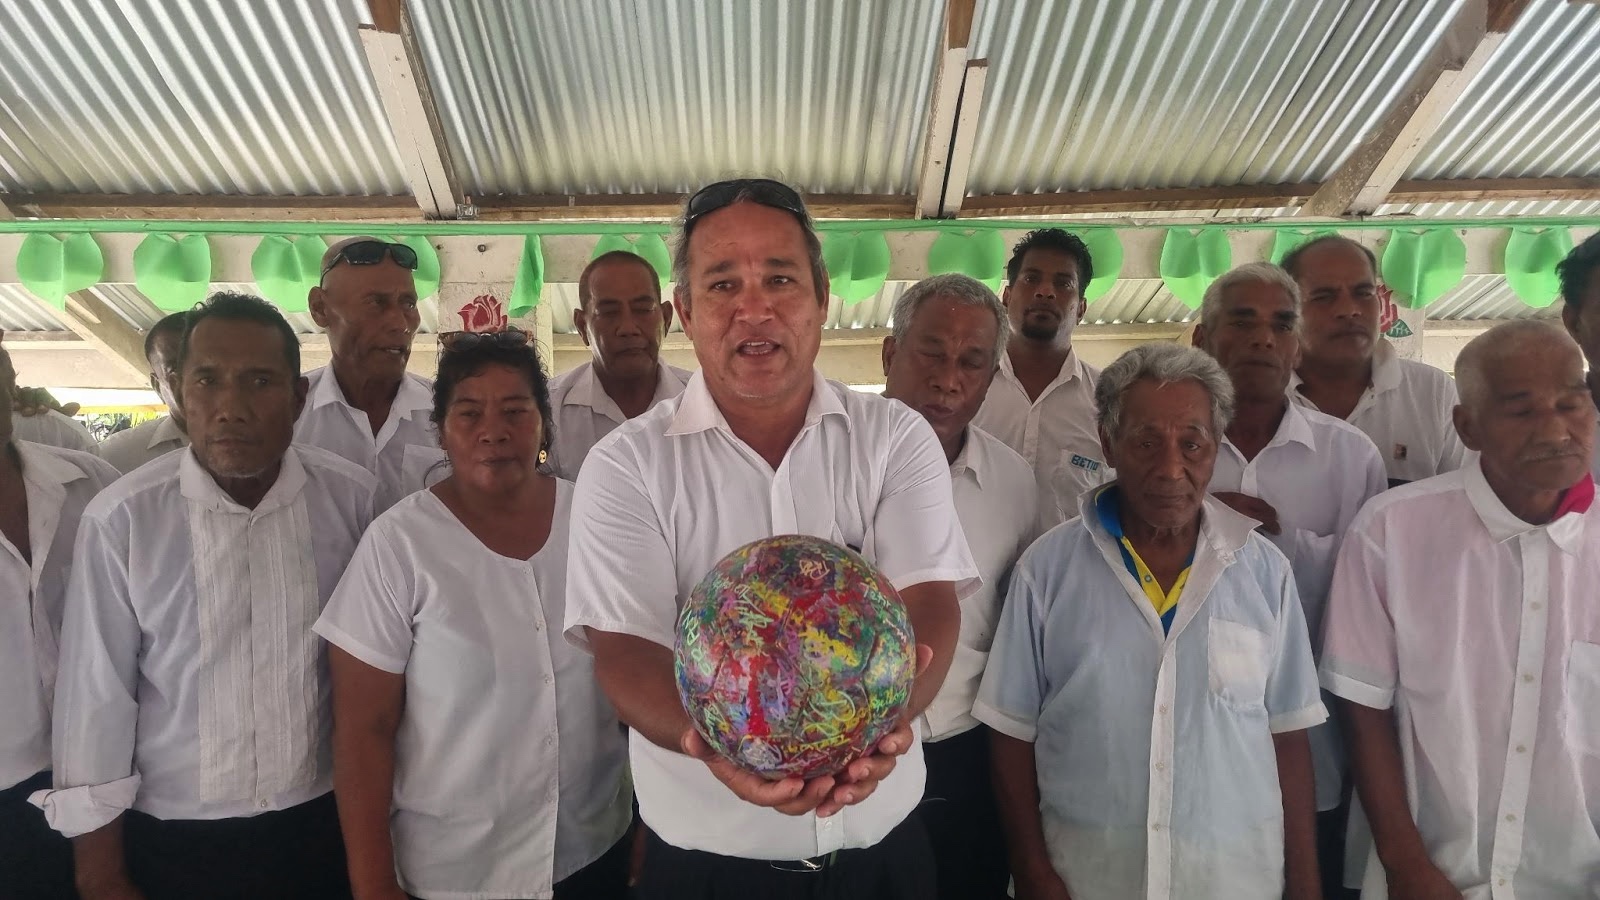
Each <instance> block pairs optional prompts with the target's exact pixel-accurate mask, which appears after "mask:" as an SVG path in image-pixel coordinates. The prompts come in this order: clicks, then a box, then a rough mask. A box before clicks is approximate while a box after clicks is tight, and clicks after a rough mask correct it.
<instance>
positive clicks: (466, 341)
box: [439, 325, 533, 353]
mask: <svg viewBox="0 0 1600 900" xmlns="http://www.w3.org/2000/svg"><path fill="white" fill-rule="evenodd" d="M531 343H533V333H532V332H529V331H523V330H522V329H521V328H517V327H516V326H514V325H513V326H511V327H509V328H505V329H502V330H500V331H445V332H441V333H440V334H439V344H440V345H441V346H443V347H444V349H445V352H447V353H453V352H455V351H457V350H471V349H473V348H474V347H481V346H483V345H485V344H493V345H495V346H498V347H526V346H528V345H529V344H531Z"/></svg>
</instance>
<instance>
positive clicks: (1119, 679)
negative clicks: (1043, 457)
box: [975, 495, 1327, 900]
mask: <svg viewBox="0 0 1600 900" xmlns="http://www.w3.org/2000/svg"><path fill="white" fill-rule="evenodd" d="M1082 511H1083V516H1082V518H1080V519H1078V520H1077V521H1074V522H1070V523H1068V524H1066V525H1064V526H1061V527H1058V528H1055V529H1053V530H1051V531H1050V532H1049V533H1047V534H1045V536H1044V537H1041V538H1040V539H1039V540H1038V541H1035V542H1034V544H1033V546H1032V547H1030V548H1029V549H1028V552H1027V553H1025V554H1023V556H1022V559H1021V561H1020V562H1018V563H1017V569H1016V574H1015V575H1014V576H1013V578H1012V584H1011V593H1010V595H1009V596H1008V597H1007V598H1006V605H1005V610H1004V611H1003V612H1002V613H1001V618H1000V634H999V636H998V637H997V638H996V639H995V645H994V651H993V653H992V654H991V655H990V662H989V669H988V671H987V672H985V673H984V677H983V687H982V689H981V690H980V692H979V694H978V704H977V708H976V710H975V714H976V715H977V717H978V719H979V720H980V721H982V722H983V723H984V724H986V725H988V726H989V727H991V728H993V729H995V730H996V731H999V732H1000V733H1002V734H1005V735H1008V736H1010V737H1013V738H1016V739H1017V740H1021V741H1028V742H1030V743H1032V744H1033V745H1034V757H1035V760H1036V763H1037V766H1038V778H1039V798H1040V804H1039V806H1040V816H1041V823H1042V825H1043V827H1044V833H1045V840H1046V842H1047V843H1048V845H1049V850H1050V859H1051V863H1052V864H1053V865H1054V866H1055V869H1056V872H1057V873H1058V874H1060V875H1061V877H1062V879H1063V880H1064V881H1065V882H1066V885H1067V890H1068V891H1070V892H1071V893H1072V896H1073V897H1074V898H1075V900H1132V898H1145V900H1206V898H1210V900H1251V898H1260V900H1269V898H1270V900H1279V898H1280V897H1281V896H1282V894H1283V798H1282V794H1281V792H1280V789H1279V784H1278V770H1277V755H1276V752H1275V750H1274V746H1273V741H1272V735H1274V734H1277V733H1282V732H1289V731H1300V730H1302V729H1305V728H1309V727H1311V726H1313V725H1316V724H1318V723H1319V722H1321V721H1323V719H1325V718H1326V716H1327V713H1326V711H1325V710H1324V709H1323V707H1322V701H1321V699H1320V695H1319V693H1318V690H1317V674H1316V667H1315V664H1314V663H1313V662H1312V658H1311V642H1310V640H1309V638H1308V637H1307V634H1306V625H1305V616H1304V614H1303V613H1302V612H1301V609H1300V601H1299V598H1298V597H1296V596H1295V588H1294V577H1293V575H1292V573H1290V571H1289V566H1288V564H1287V563H1286V562H1285V560H1284V558H1283V554H1281V553H1279V552H1278V551H1277V550H1276V549H1274V548H1273V547H1272V546H1270V545H1269V544H1268V543H1267V542H1266V540H1265V539H1263V538H1262V537H1261V536H1260V535H1258V534H1255V533H1254V531H1253V529H1254V528H1255V525H1256V523H1255V521H1254V520H1252V519H1247V518H1245V517H1244V516H1241V515H1239V514H1238V513H1236V512H1234V511H1233V510H1231V509H1229V508H1227V507H1225V506H1223V505H1222V504H1221V503H1220V502H1218V501H1216V500H1214V499H1211V498H1207V499H1206V501H1205V507H1204V510H1203V512H1202V518H1201V524H1200V536H1199V541H1198V544H1197V545H1196V547H1195V557H1194V563H1193V566H1192V568H1191V570H1190V573H1189V580H1188V583H1187V584H1186V585H1185V587H1184V589H1183V593H1182V595H1181V596H1180V597H1179V599H1178V607H1177V615H1176V618H1175V619H1174V620H1173V623H1172V630H1171V632H1170V633H1166V634H1164V633H1163V632H1162V627H1161V620H1160V619H1159V618H1158V617H1157V615H1156V611H1155V607H1154V606H1153V605H1152V604H1151V602H1150V600H1149V598H1148V597H1147V596H1146V594H1145V592H1144V590H1143V589H1142V588H1141V587H1140V585H1139V584H1138V582H1136V581H1135V580H1134V578H1133V576H1132V575H1130V574H1128V570H1127V567H1126V566H1125V565H1124V563H1123V561H1122V556H1121V551H1120V550H1119V549H1118V544H1117V541H1116V539H1115V538H1113V537H1112V536H1111V534H1110V533H1109V532H1108V531H1106V529H1105V527H1104V525H1102V524H1101V522H1100V517H1099V514H1098V513H1097V512H1096V511H1095V509H1094V497H1093V495H1090V496H1089V497H1087V498H1085V500H1084V503H1083V506H1082Z"/></svg>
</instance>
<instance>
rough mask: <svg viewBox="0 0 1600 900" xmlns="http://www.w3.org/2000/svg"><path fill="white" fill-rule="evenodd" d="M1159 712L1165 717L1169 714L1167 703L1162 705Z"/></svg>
mask: <svg viewBox="0 0 1600 900" xmlns="http://www.w3.org/2000/svg"><path fill="white" fill-rule="evenodd" d="M1158 712H1160V713H1161V714H1162V715H1163V716H1164V715H1166V714H1167V705H1166V704H1165V703H1163V704H1161V709H1159V710H1158Z"/></svg>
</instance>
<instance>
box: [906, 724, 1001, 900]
mask: <svg viewBox="0 0 1600 900" xmlns="http://www.w3.org/2000/svg"><path fill="white" fill-rule="evenodd" d="M922 755H923V758H924V759H926V760H927V764H928V785H927V788H926V790H924V791H923V793H922V805H921V806H919V807H917V811H918V812H919V813H921V814H922V824H923V825H925V826H926V827H927V829H928V841H929V843H930V844H932V845H933V858H934V860H935V862H936V864H937V865H938V870H939V897H940V898H942V900H1003V898H1004V897H1005V896H1006V887H1007V885H1008V884H1009V883H1010V881H1011V871H1010V867H1009V866H1008V865H1007V863H1006V842H1005V836H1004V834H1002V833H1001V831H1000V812H999V810H998V809H996V807H995V803H994V782H993V780H992V779H991V778H990V776H989V729H988V728H986V727H984V726H982V725H980V726H978V727H977V728H973V729H971V730H969V731H964V732H962V733H961V734H958V735H956V736H955V737H951V738H945V739H944V740H942V741H936V742H934V743H932V744H923V745H922Z"/></svg>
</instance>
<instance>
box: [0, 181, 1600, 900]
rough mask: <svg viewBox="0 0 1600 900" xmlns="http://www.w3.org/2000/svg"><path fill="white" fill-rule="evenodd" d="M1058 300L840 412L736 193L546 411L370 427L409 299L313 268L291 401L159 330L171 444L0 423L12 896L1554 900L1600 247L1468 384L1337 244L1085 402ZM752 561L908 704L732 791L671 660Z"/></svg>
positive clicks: (1593, 721)
mask: <svg viewBox="0 0 1600 900" xmlns="http://www.w3.org/2000/svg"><path fill="white" fill-rule="evenodd" d="M1093 264H1094V263H1093V260H1092V258H1091V256H1090V253H1089V251H1088V249H1087V247H1086V246H1085V245H1084V244H1083V242H1082V241H1081V240H1079V239H1078V238H1076V237H1075V236H1073V235H1072V234H1070V233H1068V232H1066V231H1063V230H1060V229H1055V228H1043V229H1040V230H1037V231H1033V232H1030V233H1029V234H1028V235H1027V236H1026V237H1025V238H1024V239H1023V240H1022V241H1021V242H1020V243H1019V244H1018V245H1017V246H1016V247H1015V248H1014V251H1013V254H1012V256H1011V259H1010V261H1009V263H1008V265H1007V271H1006V275H1007V279H1006V281H1007V284H1006V287H1005V290H1004V292H1003V294H1002V295H1001V296H998V297H997V296H996V295H995V294H994V293H993V292H992V291H990V290H989V289H988V288H987V287H985V286H984V285H983V284H981V283H979V282H977V281H974V280H972V279H970V278H967V277H965V276H961V275H939V276H934V277H931V278H928V279H925V280H923V281H920V282H918V283H916V284H914V285H912V286H911V287H909V288H908V289H906V290H905V291H904V292H903V293H902V294H901V295H900V296H899V297H898V299H897V300H896V303H895V306H894V310H893V317H892V334H891V336H890V337H888V338H886V339H885V341H884V345H883V369H884V374H885V384H886V387H885V390H884V395H883V396H882V397H878V396H875V395H871V394H866V393H860V392H857V391H853V390H851V389H849V388H847V387H845V386H843V385H840V384H837V383H834V382H830V381H828V380H826V379H824V378H823V376H822V375H821V374H820V373H819V372H818V371H817V369H816V366H815V363H816V359H817V355H818V350H819V347H820V343H821V339H822V325H823V322H824V320H825V318H826V313H827V306H828V297H829V291H828V276H827V272H826V270H825V268H824V267H823V264H822V254H821V244H820V241H819V239H818V236H817V233H816V231H815V229H814V227H813V224H812V221H811V219H810V217H809V215H808V213H807V211H806V209H805V206H804V204H803V203H802V201H801V198H800V197H799V195H798V194H796V193H795V192H794V191H793V190H792V189H790V188H789V187H787V186H785V185H783V184H781V183H779V182H776V181H770V180H766V179H739V180H735V181H725V182H718V183H716V184H712V185H709V186H707V187H705V188H703V189H701V190H700V191H698V192H696V193H695V194H694V195H693V196H692V197H691V198H690V199H689V201H688V204H687V206H686V209H685V211H684V215H683V217H682V219H681V220H680V223H679V234H678V241H677V246H676V251H675V256H674V258H673V271H672V273H670V274H671V280H672V282H673V283H674V285H675V287H674V295H673V297H672V302H667V301H666V300H664V298H663V297H662V294H661V274H662V273H658V272H656V271H655V270H654V269H653V268H652V267H651V266H650V264H649V263H647V262H646V261H645V260H643V259H641V258H639V257H637V256H634V255H631V254H628V253H608V254H605V255H603V256H600V257H598V258H596V259H595V260H594V261H593V262H591V263H590V264H589V266H588V267H587V268H586V269H585V270H584V271H583V273H582V275H581V276H580V279H579V289H580V308H579V309H578V310H576V311H575V314H574V320H575V322H576V323H577V326H578V328H579V330H580V333H581V334H582V335H583V338H584V341H585V342H586V343H587V344H588V346H589V347H590V348H591V349H592V351H593V353H592V359H591V361H590V362H588V363H585V364H584V365H582V366H580V367H579V368H577V369H575V370H573V371H571V372H568V373H566V374H563V375H562V376H560V377H558V378H554V379H550V378H547V375H546V372H545V370H544V369H543V367H542V365H541V362H540V360H539V357H538V354H537V352H536V348H535V347H534V346H533V344H532V341H531V338H530V335H529V334H528V333H527V332H525V331H521V330H518V329H516V328H515V327H507V328H504V329H502V330H499V331H492V332H485V333H473V332H449V333H445V334H441V335H440V336H439V340H440V343H441V352H440V357H439V368H438V373H437V376H436V377H435V378H434V379H433V380H432V381H431V382H430V381H429V380H427V379H423V378H419V377H417V376H415V375H412V374H408V373H407V371H406V363H407V359H408V356H409V353H410V348H411V346H412V340H413V338H414V336H415V334H416V331H417V329H418V325H419V317H418V313H417V302H418V298H417V295H416V289H415V285H414V281H413V270H414V269H415V267H416V265H417V259H416V256H415V254H414V253H413V252H412V251H410V249H409V248H407V247H405V246H404V245H402V244H395V243H389V242H385V241H380V240H376V239H372V238H352V239H349V240H346V241H342V242H340V243H338V244H336V245H335V246H333V247H332V248H330V250H329V251H328V254H327V256H326V257H325V259H324V266H323V272H322V280H321V283H320V285H319V286H318V287H316V288H314V289H313V290H312V292H311V295H310V298H309V299H310V309H311V313H312V315H313V317H314V319H315V320H316V322H317V324H318V325H320V326H322V327H324V328H325V329H326V330H327V333H328V339H329V346H330V349H331V351H332V361H331V363H330V364H329V365H328V366H327V367H325V368H321V369H317V370H315V371H312V372H309V373H304V374H302V372H301V367H300V358H299V345H298V342H297V340H296V336H295V333H294V331H293V329H292V328H291V327H290V326H289V324H288V323H287V322H286V321H285V320H284V318H283V317H282V316H281V315H280V314H279V313H278V312H277V311H276V310H275V309H274V308H273V307H272V306H271V305H269V304H267V303H266V302H264V301H262V300H260V299H258V298H255V297H251V296H248V295H242V294H233V293H222V294H217V295H214V296H212V297H211V298H210V299H208V300H207V301H206V302H204V303H203V304H201V305H199V306H198V307H196V308H195V309H193V310H190V311H187V312H184V313H180V314H177V315H174V316H170V317H168V318H166V319H163V320H162V321H161V322H159V323H158V324H157V325H156V326H155V327H154V328H152V329H151V331H150V332H149V335H148V339H147V343H146V351H147V356H148V357H149V360H150V366H151V372H152V383H153V386H154V387H155V388H156V389H157V390H158V391H160V392H161V394H162V397H163V399H165V400H166V401H167V403H168V405H169V407H170V410H171V412H170V417H169V418H162V419H159V420H156V421H154V422H152V423H147V424H146V425H143V426H140V427H139V428H136V429H133V430H130V431H128V432H125V433H123V434H120V435H118V436H117V439H116V441H115V442H112V441H108V442H107V443H106V444H105V445H102V446H101V447H100V448H99V455H95V454H91V453H88V452H83V451H81V450H75V449H62V448H58V447H51V446H46V445H45V444H42V443H35V442H33V441H32V440H23V439H22V438H23V437H25V436H26V434H25V433H24V431H23V428H24V427H37V423H35V424H34V426H26V425H24V423H26V422H27V421H28V420H29V419H30V418H34V417H13V416H12V415H11V413H10V411H9V409H4V408H0V443H4V444H5V448H6V450H5V454H4V456H3V459H0V535H3V540H0V581H3V583H4V585H5V588H4V596H5V597H6V598H7V599H6V602H5V604H4V605H3V606H0V644H3V649H0V669H3V674H0V717H3V718H4V720H5V721H6V722H7V723H8V724H7V725H6V727H5V729H4V730H3V731H0V785H4V786H5V788H4V790H0V897H13V896H14V897H21V898H52V900H53V898H70V897H82V898H84V900H111V898H115V900H128V898H147V900H165V898H186V900H187V898H209V897H218V898H223V897H239V898H290V897H293V898H313V900H314V898H324V897H327V898H333V897H351V896H354V897H357V898H363V900H365V898H379V900H400V898H406V897H420V898H548V897H554V898H560V900H574V898H580V900H581V898H599V900H604V898H621V897H627V896H633V897H638V898H642V900H667V898H696V900H711V898H723V897H747V896H758V897H764V898H770V900H786V898H834V900H854V898H863V900H865V898H891V900H898V898H904V900H926V898H932V897H939V898H960V900H990V898H1000V897H1004V896H1007V894H1008V892H1011V893H1013V894H1014V896H1015V897H1017V898H1019V900H1064V898H1068V897H1071V898H1077V900H1126V898H1151V900H1155V898H1175V900H1185V898H1201V900H1205V898H1217V900H1221V898H1229V900H1232V898H1246V900H1248V898H1263V900H1265V898H1279V897H1292V898H1296V900H1305V898H1315V897H1322V896H1328V897H1337V896H1341V895H1344V892H1345V891H1346V890H1347V888H1346V885H1347V884H1348V885H1349V886H1350V887H1351V888H1355V887H1357V886H1360V888H1361V889H1362V890H1363V894H1362V896H1363V897H1365V898H1368V900H1371V898H1383V897H1386V896H1387V897H1392V898H1394V900H1424V898H1425V900H1434V898H1440V900H1462V898H1471V900H1478V898H1488V897H1493V898H1496V900H1507V898H1520V900H1567V898H1572V900H1576V898H1580V897H1593V896H1595V895H1596V891H1597V890H1600V712H1597V711H1596V710H1600V589H1597V587H1596V585H1600V509H1597V508H1595V507H1594V503H1593V500H1594V481H1593V473H1592V470H1593V471H1600V451H1597V447H1596V427H1597V426H1596V420H1597V413H1596V402H1597V400H1600V377H1597V376H1595V375H1589V376H1587V377H1586V375H1585V367H1584V354H1587V356H1588V359H1589V361H1590V363H1591V364H1600V277H1597V276H1596V272H1597V270H1600V238H1592V239H1590V240H1589V241H1586V242H1585V243H1583V244H1582V245H1581V246H1579V247H1578V248H1577V249H1575V250H1574V251H1573V252H1572V254H1571V256H1570V257H1569V258H1568V259H1567V260H1566V261H1565V262H1564V263H1563V264H1562V266H1561V269H1560V274H1561V279H1562V288H1563V294H1564V298H1565V306H1564V310H1563V312H1564V318H1563V322H1564V324H1565V326H1566V327H1565V329H1562V328H1561V327H1559V326H1556V325H1553V324H1550V323H1546V322H1520V323H1511V324H1506V325H1501V326H1498V327H1496V328H1493V329H1491V330H1489V331H1488V332H1487V333H1485V334H1483V335H1482V336H1480V337H1478V338H1476V339H1474V340H1473V341H1472V342H1471V343H1470V344H1469V345H1468V346H1467V347H1466V349H1465V350H1464V351H1463V352H1462V354H1461V356H1460V358H1459V360H1458V361H1457V364H1456V376H1457V377H1456V380H1454V381H1452V379H1451V378H1450V377H1449V376H1448V375H1446V374H1445V373H1443V372H1441V371H1438V370H1436V369H1432V368H1430V367H1428V366H1425V365H1422V364H1420V363H1417V362H1412V361H1409V360H1405V359H1401V358H1397V356H1396V354H1395V352H1394V350H1393V348H1392V347H1391V346H1390V345H1389V344H1387V343H1386V342H1385V341H1384V340H1383V339H1382V336H1381V335H1380V334H1379V320H1380V312H1381V304H1382V299H1381V291H1382V287H1381V284H1380V282H1379V279H1378V277H1377V273H1376V264H1375V260H1374V258H1373V255H1372V253H1371V251H1370V250H1368V249H1367V248H1365V247H1364V246H1362V245H1361V244H1358V243H1355V242H1353V241H1350V240H1347V239H1345V238H1342V237H1323V238H1318V239H1315V240H1312V241H1310V242H1308V243H1306V244H1304V245H1302V246H1301V247H1299V248H1296V249H1295V250H1294V251H1293V252H1291V253H1290V254H1289V255H1288V256H1287V257H1286V258H1285V259H1284V260H1283V263H1282V265H1281V266H1274V265H1268V264H1262V263H1253V264H1248V265H1244V266H1240V267H1239V268H1237V269H1234V270H1233V271H1231V272H1228V273H1227V274H1225V275H1223V276H1222V277H1220V278H1218V279H1217V280H1216V281H1215V282H1214V283H1213V284H1212V285H1211V287H1210V288H1209V289H1208V291H1207V292H1206V295H1205V299H1204V302H1203V305H1202V308H1201V311H1200V320H1199V323H1198V326H1197V327H1196V329H1195V331H1194V335H1193V342H1192V343H1193V346H1192V347H1186V346H1180V345H1178V344H1175V343H1151V344H1145V345H1142V346H1139V347H1136V348H1134V349H1132V350H1130V351H1129V352H1127V353H1126V354H1124V355H1123V356H1122V357H1121V358H1119V359H1118V360H1116V362H1114V363H1113V364H1112V365H1110V366H1108V367H1107V368H1106V369H1105V370H1104V371H1097V370H1096V369H1094V368H1093V367H1091V366H1089V365H1087V364H1086V363H1084V362H1083V360H1082V359H1080V358H1079V356H1078V355H1077V354H1076V353H1075V352H1074V350H1073V346H1072V336H1073V331H1074V328H1075V326H1076V325H1077V324H1078V323H1079V321H1080V320H1081V319H1082V317H1083V315H1084V312H1085V302H1084V299H1083V288H1084V286H1085V285H1087V284H1088V283H1089V281H1090V279H1091V277H1092V274H1093ZM674 315H676V317H677V318H678V319H679V320H680V321H681V323H682V325H683V329H684V331H685V332H686V333H687V334H688V336H689V337H690V339H691V340H692V342H693V345H694V348H695V353H696V356H697V358H698V362H699V370H698V371H697V372H695V373H692V374H691V373H689V372H684V371H681V370H677V369H674V368H672V367H670V366H667V365H666V364H665V363H663V362H662V361H661V360H660V358H659V350H660V345H661V341H662V340H663V338H664V336H665V333H666V331H667V328H668V327H669V325H670V324H671V322H672V320H673V317H674ZM1574 339H1576V340H1574ZM1580 348H1581V349H1580ZM14 386H15V373H14V371H13V370H12V369H11V365H10V361H9V358H7V357H6V356H5V354H4V352H3V351H0V391H3V392H4V393H5V394H10V393H11V392H12V390H13V389H14ZM1458 387H1459V397H1458ZM788 533H800V534H809V535H814V536H817V537H821V538H825V539H828V540H831V541H834V542H836V543H838V544H841V545H846V546H850V547H852V548H855V549H857V550H859V551H860V552H861V553H862V554H863V555H864V556H865V557H866V558H867V559H868V560H869V561H871V562H872V563H873V564H874V565H875V566H876V567H877V569H878V570H879V571H880V572H882V574H883V575H884V576H885V577H886V578H887V579H888V580H889V581H890V582H891V583H892V584H893V585H894V586H895V588H896V590H897V592H898V593H899V595H900V597H901V599H902V601H903V602H904V604H905V606H906V609H907V612H908V614H909V617H910V620H911V623H912V627H913V630H914V632H915V635H916V640H917V642H918V644H919V654H918V655H919V669H918V674H917V677H916V681H915V684H914V687H913V690H912V697H911V704H910V709H909V710H908V712H907V715H906V716H905V718H904V719H903V720H902V721H901V722H899V723H897V727H896V728H895V729H894V730H893V731H892V732H891V733H890V734H889V735H888V736H887V737H885V738H884V739H883V740H882V741H881V742H880V743H879V744H878V745H877V746H876V747H875V748H874V750H873V752H871V753H869V754H867V755H865V756H863V757H862V758H860V759H856V760H853V761H851V762H850V763H849V765H848V766H846V768H844V769H843V770H841V771H840V772H838V773H836V774H833V775H830V776H823V777H817V778H813V779H810V780H802V779H799V778H786V779H782V780H777V781H768V780H765V779H763V778H760V777H758V776H755V775H752V774H750V773H747V772H744V771H742V770H740V769H738V768H737V767H735V766H733V765H732V764H731V763H729V762H727V761H726V760H723V759H721V758H720V757H718V756H717V755H716V754H715V753H713V752H712V750H711V749H710V748H709V747H708V746H707V745H706V744H705V742H704V741H703V740H701V739H700V737H699V736H698V735H697V734H696V732H695V731H694V729H693V728H692V727H691V726H690V722H689V717H688V714H687V713H686V712H685V710H684V709H683V707H682V705H681V702H680V700H679V697H678V693H677V688H676V684H675V681H674V675H673V656H672V646H673V637H674V623H675V621H676V619H677V614H678V610H679V608H680V605H681V604H682V602H683V601H684V600H685V598H687V596H688V594H689V592H690V591H691V590H692V588H693V587H694V586H695V584H696V583H697V582H699V580H700V579H701V577H702V576H703V575H704V574H705V573H706V571H707V570H709V569H710V568H711V567H712V566H713V565H714V564H715V563H716V562H717V561H718V560H719V559H721V558H722V556H723V555H725V554H726V553H727V552H729V551H730V550H732V549H734V548H736V547H738V546H740V545H742V544H744V543H746V542H748V541H751V540H754V539H757V538H761V537H766V536H771V535H775V534H788ZM1330 713H1331V714H1332V715H1331V717H1330ZM1347 863H1348V864H1347Z"/></svg>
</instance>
